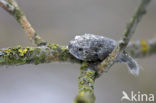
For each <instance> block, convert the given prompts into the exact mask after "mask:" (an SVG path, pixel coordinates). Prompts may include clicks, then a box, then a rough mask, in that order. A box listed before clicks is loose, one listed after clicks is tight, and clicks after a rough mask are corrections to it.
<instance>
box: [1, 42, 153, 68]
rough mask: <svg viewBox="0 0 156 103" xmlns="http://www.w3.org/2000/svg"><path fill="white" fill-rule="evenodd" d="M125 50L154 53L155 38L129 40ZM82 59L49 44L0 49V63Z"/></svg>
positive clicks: (140, 53)
mask: <svg viewBox="0 0 156 103" xmlns="http://www.w3.org/2000/svg"><path fill="white" fill-rule="evenodd" d="M126 51H127V52H128V53H129V54H130V55H131V56H132V57H135V58H140V57H146V56H150V55H152V54H156V40H155V39H154V40H149V41H147V42H146V41H143V40H141V41H136V42H131V43H130V44H129V45H128V47H127V48H126ZM56 61H57V62H74V63H81V62H82V61H81V60H79V59H77V58H75V57H74V56H72V55H71V54H70V53H69V51H68V49H67V48H66V47H65V46H60V45H58V44H49V45H47V46H41V47H25V48H24V47H21V46H15V47H12V48H4V49H0V65H2V64H3V65H18V64H20V65H21V64H41V63H49V62H56Z"/></svg>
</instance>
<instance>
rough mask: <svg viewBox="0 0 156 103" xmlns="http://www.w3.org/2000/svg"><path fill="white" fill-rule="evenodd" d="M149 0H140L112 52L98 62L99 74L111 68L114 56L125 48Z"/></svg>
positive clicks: (116, 56)
mask: <svg viewBox="0 0 156 103" xmlns="http://www.w3.org/2000/svg"><path fill="white" fill-rule="evenodd" d="M150 1H151V0H142V1H141V3H140V5H139V7H138V9H137V11H136V13H135V14H134V16H133V17H132V20H131V21H130V23H129V24H128V26H127V28H126V30H125V32H124V34H123V38H122V40H121V41H120V42H119V43H118V45H117V46H116V47H115V48H114V50H113V51H112V53H111V54H110V55H109V56H108V57H107V58H106V59H105V60H103V62H102V63H100V64H99V66H98V68H99V69H98V74H101V73H102V72H103V71H108V70H109V69H110V68H111V66H112V65H113V64H114V63H115V62H114V60H115V58H118V56H119V55H120V53H122V52H123V51H124V50H125V48H126V47H127V45H128V43H129V41H130V39H131V37H132V35H133V34H134V31H135V29H136V27H137V24H138V23H139V21H140V20H141V18H142V16H143V15H144V14H145V12H146V10H145V9H146V6H147V5H148V4H149V2H150Z"/></svg>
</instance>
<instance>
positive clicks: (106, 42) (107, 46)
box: [67, 34, 139, 75]
mask: <svg viewBox="0 0 156 103" xmlns="http://www.w3.org/2000/svg"><path fill="white" fill-rule="evenodd" d="M116 45H117V41H115V40H113V39H111V38H107V37H104V36H100V35H94V34H84V35H79V36H75V38H74V39H73V40H71V41H70V42H69V44H68V46H67V47H68V49H69V52H70V53H71V54H72V55H73V56H74V57H76V58H77V59H79V60H83V61H92V62H96V61H102V60H104V59H105V58H106V57H108V56H109V54H110V53H111V52H112V51H113V49H114V47H115V46H116ZM115 62H123V63H125V64H126V65H127V67H128V70H129V71H130V73H132V74H133V75H138V74H139V65H138V63H137V62H136V61H135V60H134V59H133V58H132V57H131V56H129V55H128V54H127V53H126V51H124V52H122V53H121V54H120V56H119V57H118V58H116V60H115Z"/></svg>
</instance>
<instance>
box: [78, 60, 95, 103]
mask: <svg viewBox="0 0 156 103" xmlns="http://www.w3.org/2000/svg"><path fill="white" fill-rule="evenodd" d="M78 79H79V84H78V86H79V92H78V96H77V97H76V99H75V103H94V102H95V96H94V80H95V71H94V70H92V69H90V67H89V63H88V62H83V63H82V65H81V69H80V76H79V77H78Z"/></svg>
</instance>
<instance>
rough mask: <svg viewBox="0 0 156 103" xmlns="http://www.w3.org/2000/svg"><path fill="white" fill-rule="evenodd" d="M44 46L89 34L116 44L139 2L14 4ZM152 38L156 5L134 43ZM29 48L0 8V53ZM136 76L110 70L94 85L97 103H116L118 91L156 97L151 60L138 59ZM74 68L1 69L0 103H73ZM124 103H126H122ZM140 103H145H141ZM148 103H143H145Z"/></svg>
mask: <svg viewBox="0 0 156 103" xmlns="http://www.w3.org/2000/svg"><path fill="white" fill-rule="evenodd" d="M17 1H18V3H19V6H20V7H21V9H22V10H23V11H24V13H25V14H26V16H27V17H28V19H29V21H30V22H31V24H32V26H33V27H34V28H35V30H36V31H37V32H38V33H39V34H40V36H41V37H43V38H44V39H45V40H47V41H49V42H52V43H59V44H61V45H67V44H68V42H69V41H70V40H71V39H72V38H74V36H75V35H82V34H84V33H92V34H98V35H103V36H106V37H110V38H113V39H115V40H119V39H120V38H121V36H122V33H123V31H124V28H125V26H126V23H127V22H128V21H129V20H130V18H131V16H132V15H133V13H134V12H135V10H136V7H137V5H138V4H139V3H140V0H17ZM154 36H156V0H153V1H152V2H151V3H150V5H149V6H148V13H147V14H146V16H144V17H143V19H142V21H141V23H140V24H139V26H138V28H137V30H136V32H135V35H134V36H133V38H132V39H133V40H148V39H150V38H153V37H154ZM16 45H22V46H23V47H26V46H34V45H32V44H31V42H30V41H29V40H28V38H27V36H26V35H25V33H24V31H23V29H22V28H21V27H20V25H19V24H18V23H17V22H16V21H15V19H14V18H13V17H12V16H10V15H9V14H8V13H6V12H5V11H4V10H3V9H1V8H0V48H6V47H13V46H16ZM137 61H138V62H139V65H140V67H141V68H142V69H141V71H140V75H139V76H138V77H134V76H132V75H131V74H130V73H129V72H128V70H127V68H126V66H125V65H124V64H115V65H114V66H113V67H112V68H111V70H110V71H109V72H108V73H105V74H103V76H102V77H100V78H99V79H97V80H96V83H95V95H96V103H121V100H120V99H121V97H122V91H123V90H124V91H126V92H127V93H128V94H129V95H130V92H131V91H134V92H138V91H141V93H153V94H155V95H156V81H155V78H156V75H155V74H156V55H153V56H150V57H146V58H140V59H137ZM78 76H79V65H78V64H71V63H50V64H40V65H37V66H36V65H22V66H0V103H72V102H73V100H74V97H75V96H76V94H77V89H78V86H77V81H78V79H77V77H78ZM124 103H128V102H127V101H124ZM144 103H145V102H144ZM147 103H148V102H147Z"/></svg>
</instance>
